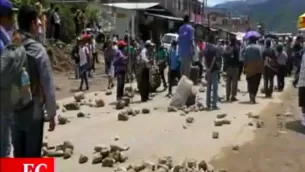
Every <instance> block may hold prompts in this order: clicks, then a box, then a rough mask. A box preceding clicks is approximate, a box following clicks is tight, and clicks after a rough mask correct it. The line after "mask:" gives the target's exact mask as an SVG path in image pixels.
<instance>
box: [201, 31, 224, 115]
mask: <svg viewBox="0 0 305 172" xmlns="http://www.w3.org/2000/svg"><path fill="white" fill-rule="evenodd" d="M204 57H205V63H206V64H205V66H206V67H207V73H206V80H207V91H206V107H207V109H208V110H210V109H211V110H216V109H218V106H217V102H218V98H219V97H218V82H219V77H218V76H219V70H220V68H221V57H220V56H219V55H218V50H217V47H216V46H215V37H214V35H210V36H209V38H208V43H207V44H206V48H205V51H204Z"/></svg>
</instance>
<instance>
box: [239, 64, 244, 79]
mask: <svg viewBox="0 0 305 172" xmlns="http://www.w3.org/2000/svg"><path fill="white" fill-rule="evenodd" d="M243 70H244V63H243V62H242V61H239V65H238V80H239V81H240V80H241V74H242V73H243Z"/></svg>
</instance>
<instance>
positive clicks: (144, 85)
mask: <svg viewBox="0 0 305 172" xmlns="http://www.w3.org/2000/svg"><path fill="white" fill-rule="evenodd" d="M153 45H154V44H153V43H152V42H151V41H150V40H147V41H146V42H145V48H143V49H142V50H141V53H140V56H139V60H138V61H139V63H138V64H139V65H138V87H139V91H140V95H141V101H142V102H146V101H148V100H149V93H150V76H149V72H150V71H149V70H150V68H151V63H150V60H149V54H150V53H151V51H152V49H153Z"/></svg>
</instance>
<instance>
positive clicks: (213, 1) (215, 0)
mask: <svg viewBox="0 0 305 172" xmlns="http://www.w3.org/2000/svg"><path fill="white" fill-rule="evenodd" d="M207 1H208V5H209V6H213V5H216V4H220V3H223V2H226V1H230V0H207Z"/></svg>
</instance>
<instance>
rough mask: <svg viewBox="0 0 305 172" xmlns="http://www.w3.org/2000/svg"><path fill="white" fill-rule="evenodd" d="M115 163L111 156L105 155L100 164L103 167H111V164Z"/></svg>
mask: <svg viewBox="0 0 305 172" xmlns="http://www.w3.org/2000/svg"><path fill="white" fill-rule="evenodd" d="M114 163H115V159H114V158H111V157H107V158H105V159H103V160H102V166H103V167H113V164H114Z"/></svg>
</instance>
